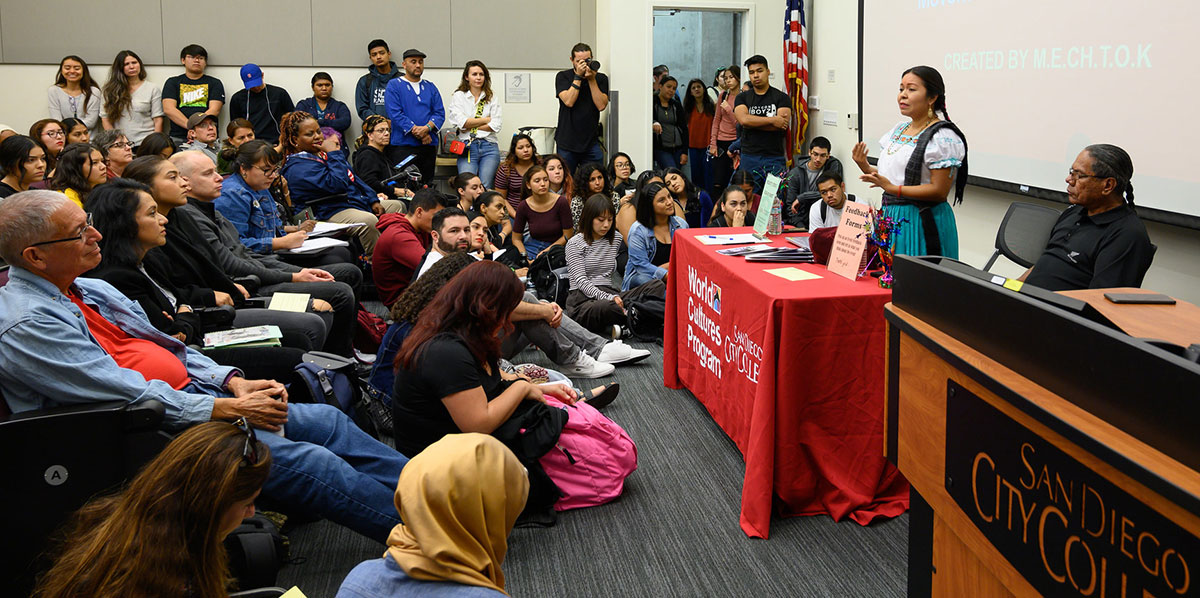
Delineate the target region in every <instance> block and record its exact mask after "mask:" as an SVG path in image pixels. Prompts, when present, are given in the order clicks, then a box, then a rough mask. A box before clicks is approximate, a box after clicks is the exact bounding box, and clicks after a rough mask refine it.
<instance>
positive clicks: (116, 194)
mask: <svg viewBox="0 0 1200 598" xmlns="http://www.w3.org/2000/svg"><path fill="white" fill-rule="evenodd" d="M139 192H144V193H150V187H147V186H146V185H144V184H142V183H139V182H137V181H135V180H132V179H127V178H115V179H113V180H111V181H109V182H107V183H104V184H103V185H100V186H98V187H96V191H95V192H94V193H92V196H91V197H89V198H88V202H87V211H88V213H90V214H91V215H92V222H93V226H95V227H96V230H98V231H100V234H101V235H104V237H103V238H102V239H100V267H104V266H110V265H111V266H119V267H124V268H132V267H136V266H137V264H138V253H139V251H138V223H137V208H138V203H139V202H140V199H139V196H138V193H139Z"/></svg>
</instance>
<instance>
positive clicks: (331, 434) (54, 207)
mask: <svg viewBox="0 0 1200 598" xmlns="http://www.w3.org/2000/svg"><path fill="white" fill-rule="evenodd" d="M100 238H101V235H100V233H99V232H98V231H97V230H96V229H95V228H93V227H92V226H91V217H90V216H89V215H88V214H86V213H84V211H83V210H82V209H80V208H79V207H78V206H76V205H75V204H73V203H71V201H70V200H68V199H67V198H66V196H64V195H62V194H61V193H57V192H54V191H25V192H22V193H17V194H15V195H12V196H10V197H8V198H7V199H5V200H4V201H3V202H0V257H2V258H3V259H4V260H5V261H6V262H7V263H9V264H10V265H11V269H10V273H9V282H8V284H7V285H5V286H4V288H2V289H0V387H2V388H3V389H4V398H5V400H6V401H7V403H8V406H9V408H10V409H11V410H12V411H13V412H14V413H19V412H22V411H30V410H35V409H45V408H50V407H59V406H66V405H77V404H86V403H93V402H100V401H111V400H122V401H127V402H129V403H137V402H140V401H146V400H150V399H155V400H158V401H160V402H161V403H162V404H163V405H164V406H165V407H166V417H165V420H164V425H165V426H166V427H168V428H170V429H180V428H185V427H187V426H189V425H192V424H195V423H200V422H205V421H210V420H225V421H234V420H236V419H238V418H245V419H246V420H247V421H249V422H250V424H251V425H252V426H253V427H254V428H255V432H254V433H255V435H256V436H257V437H258V439H259V440H260V441H262V442H263V443H264V444H266V445H267V446H269V447H270V448H271V453H272V455H273V456H274V458H275V461H274V464H273V465H272V469H271V477H270V479H268V481H267V483H266V485H265V486H264V488H263V495H264V496H267V497H269V498H270V499H272V500H275V501H278V502H280V503H282V504H284V505H285V506H292V507H296V508H301V509H303V510H304V511H308V512H315V513H317V514H320V515H322V516H324V517H327V518H329V519H330V520H332V521H335V522H337V523H340V524H342V525H345V526H347V527H349V528H351V529H353V530H354V531H357V532H359V533H361V534H363V535H365V536H367V537H370V538H373V539H375V540H378V541H380V542H382V541H384V540H385V539H386V538H387V535H388V533H389V531H390V530H391V528H392V527H393V526H394V525H395V524H397V523H399V520H398V519H397V518H396V512H395V508H394V506H393V504H392V493H393V491H394V489H395V485H396V479H398V477H399V475H400V471H401V470H402V469H403V468H404V465H405V463H407V462H408V460H407V459H406V458H405V457H404V456H403V455H401V454H400V453H398V452H396V451H394V450H392V449H391V448H389V447H387V446H385V445H383V444H381V443H379V442H378V441H376V440H375V439H373V438H371V437H370V436H368V435H367V434H366V433H364V432H363V431H362V430H359V429H358V428H357V427H356V426H355V425H354V423H353V422H352V421H351V420H350V419H349V418H347V417H346V416H345V415H344V414H343V413H342V412H340V411H338V410H337V409H335V408H333V407H330V406H328V405H318V404H289V403H288V402H287V391H286V389H285V388H284V386H283V385H282V384H280V383H279V382H276V381H274V380H247V379H245V378H243V377H242V376H241V372H240V371H239V370H237V369H236V368H232V367H228V366H222V365H218V364H216V363H215V362H213V361H212V360H210V359H208V358H207V357H205V356H204V355H203V354H201V353H199V352H197V351H195V350H193V349H190V348H188V347H187V346H185V345H183V344H182V343H180V342H179V341H178V340H176V339H175V338H173V337H170V336H167V335H165V334H163V333H161V332H159V331H158V330H157V329H155V328H154V326H153V325H151V324H150V322H149V320H147V318H146V315H145V313H144V312H143V311H142V309H141V307H139V306H138V304H137V303H135V302H134V301H131V300H129V299H127V298H126V297H125V296H123V295H121V293H119V292H118V291H117V290H116V289H114V288H113V287H112V286H110V285H109V284H108V283H106V282H103V281H100V280H92V279H87V278H79V276H80V275H81V274H83V273H84V272H87V271H88V270H91V269H92V268H94V267H96V266H97V265H98V264H99V263H100V247H99V245H98V242H99V240H100ZM347 459H349V460H351V461H352V463H351V462H348V461H347Z"/></svg>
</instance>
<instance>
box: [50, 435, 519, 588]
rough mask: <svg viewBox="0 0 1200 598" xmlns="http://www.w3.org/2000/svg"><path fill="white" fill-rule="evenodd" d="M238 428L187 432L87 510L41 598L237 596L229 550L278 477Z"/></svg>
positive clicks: (64, 542)
mask: <svg viewBox="0 0 1200 598" xmlns="http://www.w3.org/2000/svg"><path fill="white" fill-rule="evenodd" d="M238 422H239V423H237V424H233V425H231V424H228V423H224V422H209V423H204V424H199V425H197V426H195V427H193V428H191V429H189V430H187V431H186V432H184V433H183V434H180V435H179V437H177V438H176V439H175V440H173V441H171V443H170V444H168V445H167V447H166V448H165V449H164V450H163V452H162V453H160V454H159V455H158V456H157V457H155V458H154V460H152V461H150V463H148V464H147V465H146V467H145V468H143V469H142V471H141V472H140V473H138V475H137V477H135V478H134V479H133V480H132V481H131V482H130V483H129V485H128V487H126V488H125V489H123V490H122V491H120V492H118V493H117V494H113V495H110V496H103V497H100V498H96V499H94V500H92V501H91V502H89V503H88V504H87V505H86V506H84V507H83V508H82V509H80V510H79V512H78V513H77V514H76V515H75V517H74V520H73V521H72V522H71V523H70V524H69V525H68V526H67V527H66V528H65V529H64V530H63V532H62V537H61V538H60V539H59V541H60V543H61V546H59V547H58V548H57V550H58V555H57V557H56V558H55V562H54V565H53V567H52V568H51V569H50V570H49V571H48V572H46V573H45V574H44V575H42V576H41V578H40V581H39V584H38V588H37V590H36V591H35V593H34V595H35V596H37V597H38V598H60V597H63V598H65V597H75V596H95V597H97V598H100V597H116V596H195V597H197V598H200V597H205V598H218V597H224V596H228V595H229V588H228V584H229V566H228V563H227V559H226V554H225V546H224V543H223V541H224V539H225V536H227V535H228V534H229V532H231V531H233V530H234V529H235V528H236V527H237V526H238V525H239V524H240V523H241V522H242V519H244V518H246V517H249V516H251V515H253V514H254V501H255V499H256V498H257V497H258V495H259V492H260V491H262V488H263V484H264V483H265V482H266V480H267V479H268V475H269V474H270V473H271V469H272V467H271V465H272V459H271V451H270V449H269V448H267V445H266V444H263V443H262V442H259V441H258V440H256V439H255V438H254V436H253V434H252V433H251V432H250V428H248V427H245V425H246V424H245V423H244V422H245V420H238ZM518 471H519V469H518Z"/></svg>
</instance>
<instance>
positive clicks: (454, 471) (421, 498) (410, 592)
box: [337, 433, 529, 598]
mask: <svg viewBox="0 0 1200 598" xmlns="http://www.w3.org/2000/svg"><path fill="white" fill-rule="evenodd" d="M528 493H529V479H528V477H527V476H526V474H525V468H524V467H522V466H521V463H520V462H518V461H517V458H516V457H515V456H514V455H513V454H512V452H510V451H509V450H508V449H507V448H505V446H504V445H503V444H501V443H500V441H499V440H496V439H495V438H493V437H491V436H489V435H487V434H474V433H472V434H449V435H446V436H444V437H442V439H441V440H438V441H437V442H435V443H433V444H431V445H429V447H428V448H426V449H425V450H424V451H422V452H421V453H420V454H418V455H417V456H416V457H413V459H412V460H411V461H409V462H408V464H407V465H405V467H404V470H403V471H402V472H401V473H400V483H399V484H398V485H397V486H396V509H397V510H398V511H399V512H400V519H401V520H402V521H404V523H402V524H400V525H397V526H396V527H395V528H393V529H392V533H391V535H390V536H388V540H387V544H388V549H387V552H386V553H384V555H383V558H379V559H373V560H370V561H365V562H363V563H359V565H358V566H357V567H355V568H354V569H353V570H352V571H350V574H349V575H348V576H346V579H345V580H344V581H342V587H341V588H340V589H339V590H338V593H337V598H380V597H386V596H446V597H453V598H476V597H478V598H485V597H487V598H491V597H495V596H507V595H508V594H507V592H505V590H504V572H503V571H502V570H501V569H500V566H501V564H503V562H504V555H505V553H506V552H507V551H508V534H509V532H511V531H512V528H513V524H514V523H515V522H516V520H517V515H519V514H520V513H521V510H522V509H523V508H524V507H525V497H526V495H527V494H528Z"/></svg>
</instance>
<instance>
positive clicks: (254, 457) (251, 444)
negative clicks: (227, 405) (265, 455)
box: [233, 417, 258, 466]
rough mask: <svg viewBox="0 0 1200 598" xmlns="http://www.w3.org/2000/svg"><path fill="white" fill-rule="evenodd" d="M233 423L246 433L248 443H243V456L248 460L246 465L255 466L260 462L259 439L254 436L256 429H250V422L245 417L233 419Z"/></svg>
mask: <svg viewBox="0 0 1200 598" xmlns="http://www.w3.org/2000/svg"><path fill="white" fill-rule="evenodd" d="M233 425H235V426H237V427H238V429H239V430H241V431H243V432H245V433H246V444H244V445H242V458H243V459H245V460H246V465H251V466H253V465H254V464H256V463H258V439H257V438H255V437H254V430H251V429H250V422H248V421H246V418H244V417H239V418H237V419H235V420H233Z"/></svg>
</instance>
